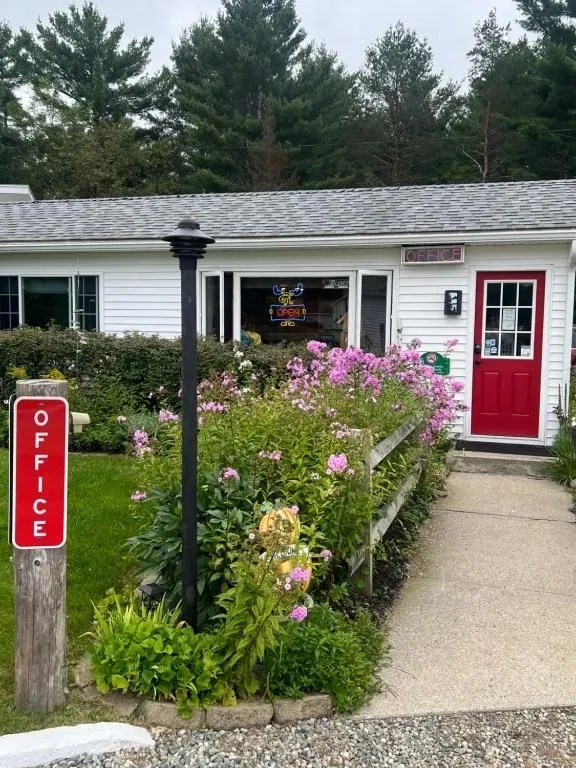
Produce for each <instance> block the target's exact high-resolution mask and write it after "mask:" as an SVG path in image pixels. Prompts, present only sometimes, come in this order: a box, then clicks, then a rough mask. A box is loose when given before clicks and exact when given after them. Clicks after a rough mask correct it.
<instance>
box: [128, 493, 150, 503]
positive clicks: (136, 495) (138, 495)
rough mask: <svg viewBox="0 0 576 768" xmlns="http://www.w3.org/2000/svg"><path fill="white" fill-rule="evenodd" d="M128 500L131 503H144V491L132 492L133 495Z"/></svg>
mask: <svg viewBox="0 0 576 768" xmlns="http://www.w3.org/2000/svg"><path fill="white" fill-rule="evenodd" d="M130 498H131V500H132V501H144V499H145V498H146V494H145V493H144V491H134V493H133V494H132V496H130Z"/></svg>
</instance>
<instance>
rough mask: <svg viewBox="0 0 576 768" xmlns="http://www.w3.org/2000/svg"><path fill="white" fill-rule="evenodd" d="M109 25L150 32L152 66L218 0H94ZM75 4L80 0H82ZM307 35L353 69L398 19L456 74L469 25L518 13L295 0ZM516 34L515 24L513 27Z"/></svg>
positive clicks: (475, 6) (491, 2) (54, 0)
mask: <svg viewBox="0 0 576 768" xmlns="http://www.w3.org/2000/svg"><path fill="white" fill-rule="evenodd" d="M96 2H97V5H98V7H99V8H100V9H101V11H102V12H103V13H105V14H106V15H107V16H108V18H109V20H110V22H111V23H114V24H117V23H119V22H124V23H125V26H126V33H127V35H129V36H130V37H142V36H143V35H152V36H153V37H154V39H155V45H154V49H153V60H152V65H153V67H154V68H158V67H160V66H161V65H162V64H165V63H168V59H169V56H170V51H171V41H172V40H174V39H177V38H178V37H179V35H180V30H181V29H182V28H183V27H185V26H189V25H190V24H192V23H194V21H196V20H197V19H198V18H199V17H200V16H201V15H202V14H206V15H212V14H214V12H215V11H216V10H217V9H218V8H219V7H220V1H219V0H96ZM69 4H70V2H69V1H68V0H15V1H14V2H12V3H8V2H5V3H2V5H3V6H4V7H2V5H0V19H1V18H2V15H4V19H5V20H6V21H7V22H8V23H9V24H10V26H11V27H12V28H17V27H20V26H24V27H28V28H31V27H33V26H34V24H35V23H36V21H37V19H38V17H41V18H42V19H46V17H47V16H48V14H49V13H50V12H52V11H54V10H61V9H65V8H66V7H67V6H68V5H69ZM78 4H81V0H80V2H79V3H78ZM296 6H297V9H298V13H299V14H300V18H301V20H302V24H303V26H304V28H305V29H306V31H307V32H308V35H309V36H310V37H311V38H312V39H314V40H317V41H319V42H320V41H322V42H325V43H326V45H327V46H328V48H329V49H331V50H335V51H337V52H338V54H339V55H340V58H341V59H342V61H344V63H345V64H346V65H347V66H348V67H350V68H351V69H354V68H358V67H360V65H361V64H362V62H363V59H364V52H365V50H366V47H367V46H368V45H369V44H370V43H372V42H373V41H374V40H375V39H376V37H378V36H379V35H381V34H382V33H383V32H384V31H385V30H386V28H387V27H388V26H390V25H391V24H395V23H396V22H397V21H398V20H401V21H403V22H404V24H405V25H406V26H408V27H411V28H413V29H415V30H416V32H417V33H418V35H419V36H420V37H426V38H427V39H428V42H429V43H430V44H431V45H432V49H433V51H434V56H435V61H436V68H437V69H438V70H443V71H444V72H445V74H446V75H448V76H449V77H452V78H455V79H458V80H459V79H462V78H464V77H465V75H466V71H467V62H466V53H467V51H469V50H470V48H471V47H472V40H473V36H472V35H473V33H472V29H473V26H474V24H475V22H476V21H479V20H483V19H485V18H486V17H487V16H488V13H489V12H490V10H491V9H492V8H493V7H496V11H497V14H498V19H499V23H500V24H504V23H507V22H514V21H515V19H517V18H518V16H519V14H518V12H517V9H516V5H515V3H514V0H296ZM513 27H514V29H515V32H516V35H519V34H520V32H519V28H518V26H517V25H516V24H513Z"/></svg>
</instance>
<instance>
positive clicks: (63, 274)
mask: <svg viewBox="0 0 576 768" xmlns="http://www.w3.org/2000/svg"><path fill="white" fill-rule="evenodd" d="M0 277H7V278H10V277H15V278H17V280H18V325H17V326H14V327H16V328H17V327H19V326H21V325H23V323H24V280H25V279H26V278H28V279H30V278H32V279H44V278H53V277H59V278H67V279H68V328H71V329H73V330H78V331H82V328H81V327H80V326H79V325H77V321H76V319H77V316H78V313H77V301H78V296H77V293H78V291H77V278H78V277H93V278H95V279H96V293H95V294H94V295H95V296H96V301H97V308H96V329H95V330H96V331H97V332H98V331H100V330H101V329H102V325H103V323H102V311H103V293H102V291H103V274H102V272H100V271H97V270H90V271H82V272H72V271H70V270H69V269H66V270H50V272H48V273H42V272H40V271H39V270H37V269H30V270H26V271H25V272H8V271H6V272H2V273H1V274H0ZM5 330H14V329H13V328H10V329H5ZM86 332H87V333H92V331H86Z"/></svg>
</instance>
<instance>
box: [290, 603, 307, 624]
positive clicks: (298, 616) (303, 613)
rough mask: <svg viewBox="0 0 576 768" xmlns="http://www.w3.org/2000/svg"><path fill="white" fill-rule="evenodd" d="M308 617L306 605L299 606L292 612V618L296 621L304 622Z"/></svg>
mask: <svg viewBox="0 0 576 768" xmlns="http://www.w3.org/2000/svg"><path fill="white" fill-rule="evenodd" d="M307 616H308V608H306V606H305V605H297V606H296V607H295V608H293V609H292V610H291V611H290V618H291V619H293V620H294V621H298V622H300V621H304V619H305V618H306V617H307Z"/></svg>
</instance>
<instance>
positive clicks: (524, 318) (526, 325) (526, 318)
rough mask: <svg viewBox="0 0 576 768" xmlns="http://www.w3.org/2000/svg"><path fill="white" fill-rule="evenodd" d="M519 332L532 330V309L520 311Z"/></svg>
mask: <svg viewBox="0 0 576 768" xmlns="http://www.w3.org/2000/svg"><path fill="white" fill-rule="evenodd" d="M518 330H519V331H531V330H532V310H531V309H519V310H518Z"/></svg>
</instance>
